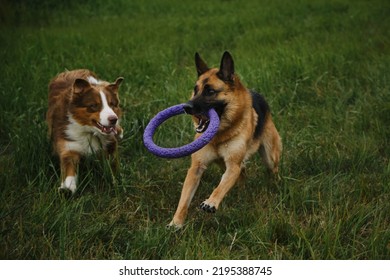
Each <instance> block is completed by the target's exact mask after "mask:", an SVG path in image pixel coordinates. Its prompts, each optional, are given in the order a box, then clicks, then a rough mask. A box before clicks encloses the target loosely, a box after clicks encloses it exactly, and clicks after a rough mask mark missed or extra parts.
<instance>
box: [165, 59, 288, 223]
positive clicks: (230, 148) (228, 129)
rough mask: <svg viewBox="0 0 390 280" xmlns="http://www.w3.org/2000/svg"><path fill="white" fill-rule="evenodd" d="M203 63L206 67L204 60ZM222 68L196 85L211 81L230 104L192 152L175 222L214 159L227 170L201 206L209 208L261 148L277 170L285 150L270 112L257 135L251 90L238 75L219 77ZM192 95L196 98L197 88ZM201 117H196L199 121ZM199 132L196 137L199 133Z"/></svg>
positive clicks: (181, 218) (213, 207)
mask: <svg viewBox="0 0 390 280" xmlns="http://www.w3.org/2000/svg"><path fill="white" fill-rule="evenodd" d="M201 67H203V68H204V67H206V66H205V65H203V64H201ZM219 71H220V69H217V68H213V69H208V70H205V72H204V73H202V74H201V75H199V78H198V80H197V82H196V88H197V89H198V91H199V92H202V89H203V87H204V85H205V82H204V81H207V84H208V85H212V86H213V88H214V89H218V90H219V91H220V92H219V93H218V94H216V96H215V97H214V99H215V100H221V101H224V102H225V103H226V108H225V110H224V113H223V114H222V116H221V119H220V127H219V130H218V132H217V134H216V136H215V137H214V138H213V139H212V140H211V142H210V143H209V144H208V145H206V146H205V147H204V148H202V149H200V150H199V151H197V152H196V153H194V154H192V156H191V167H190V168H189V170H188V172H187V176H186V178H185V181H184V185H183V189H182V193H181V197H180V201H179V204H178V207H177V210H176V213H175V215H174V217H173V220H172V221H171V223H170V225H171V226H176V227H181V226H182V225H183V223H184V220H185V218H186V216H187V211H188V207H189V204H190V202H191V200H192V197H193V195H194V194H195V191H196V190H197V188H198V186H199V183H200V180H201V176H202V174H203V172H204V171H205V170H206V169H207V167H208V166H209V164H210V163H212V162H213V161H216V160H223V162H224V164H225V167H226V171H225V173H224V174H223V176H222V178H221V181H220V183H219V185H218V186H217V187H216V188H215V189H214V191H213V192H212V193H211V195H210V196H209V198H208V199H206V200H205V201H204V202H203V203H202V205H201V208H202V209H203V210H205V211H208V212H214V211H215V210H217V209H218V207H219V206H220V203H221V201H222V199H223V198H224V196H225V195H226V194H227V193H228V192H229V190H230V189H231V188H232V187H233V186H234V185H235V183H236V182H237V180H238V179H239V177H240V175H241V173H242V171H243V169H244V165H245V162H246V160H248V159H249V157H250V156H251V155H253V154H254V153H255V152H257V151H258V150H259V148H260V147H262V148H261V149H260V151H262V157H263V160H264V162H265V164H266V166H267V167H268V168H269V169H270V170H271V171H272V172H273V173H274V174H276V173H277V172H278V164H279V159H280V155H281V152H282V143H281V138H280V136H279V134H278V131H277V130H276V128H275V125H274V123H273V121H272V117H271V114H270V113H267V116H266V120H265V124H264V128H263V132H262V134H261V135H260V137H258V138H254V137H253V135H254V131H255V127H256V124H257V122H258V121H259V120H258V118H259V116H258V115H257V113H256V111H255V110H254V109H253V106H252V98H251V95H250V93H249V91H248V90H247V89H246V88H245V87H244V86H243V85H242V83H241V82H240V80H239V78H238V77H237V75H234V76H233V81H232V82H226V81H223V80H222V79H221V78H220V77H218V72H219ZM192 98H193V99H194V98H196V96H195V94H194V92H193V94H192ZM196 121H197V118H196V117H194V123H195V125H196ZM199 136H200V134H197V135H196V136H195V137H199Z"/></svg>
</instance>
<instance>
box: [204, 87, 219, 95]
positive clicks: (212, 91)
mask: <svg viewBox="0 0 390 280" xmlns="http://www.w3.org/2000/svg"><path fill="white" fill-rule="evenodd" d="M216 93H217V91H216V90H215V89H213V88H212V87H210V86H209V85H206V86H205V87H204V89H203V94H205V95H213V94H216Z"/></svg>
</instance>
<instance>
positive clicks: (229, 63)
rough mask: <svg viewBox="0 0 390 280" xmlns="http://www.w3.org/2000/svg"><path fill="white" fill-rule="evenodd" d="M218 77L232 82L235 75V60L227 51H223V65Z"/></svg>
mask: <svg viewBox="0 0 390 280" xmlns="http://www.w3.org/2000/svg"><path fill="white" fill-rule="evenodd" d="M217 75H218V77H219V78H220V79H221V80H223V81H226V82H232V81H233V77H234V62H233V57H232V56H231V54H230V53H229V52H228V51H226V52H224V53H223V56H222V59H221V66H220V67H219V72H218V74H217Z"/></svg>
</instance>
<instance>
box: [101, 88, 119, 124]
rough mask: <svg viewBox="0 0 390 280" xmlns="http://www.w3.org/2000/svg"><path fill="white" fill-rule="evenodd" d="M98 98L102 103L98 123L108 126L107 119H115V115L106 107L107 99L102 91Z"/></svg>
mask: <svg viewBox="0 0 390 280" xmlns="http://www.w3.org/2000/svg"><path fill="white" fill-rule="evenodd" d="M100 97H101V98H102V103H103V108H102V110H101V111H100V123H101V124H102V125H104V126H109V125H110V123H109V121H108V118H109V117H112V116H115V117H117V115H116V114H115V112H114V111H113V110H112V109H111V107H110V106H108V102H107V98H106V95H105V94H104V92H103V91H100Z"/></svg>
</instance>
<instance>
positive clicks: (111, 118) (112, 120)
mask: <svg viewBox="0 0 390 280" xmlns="http://www.w3.org/2000/svg"><path fill="white" fill-rule="evenodd" d="M117 121H118V117H117V116H109V117H108V123H109V124H110V125H112V126H114V125H116V122H117Z"/></svg>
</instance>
